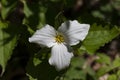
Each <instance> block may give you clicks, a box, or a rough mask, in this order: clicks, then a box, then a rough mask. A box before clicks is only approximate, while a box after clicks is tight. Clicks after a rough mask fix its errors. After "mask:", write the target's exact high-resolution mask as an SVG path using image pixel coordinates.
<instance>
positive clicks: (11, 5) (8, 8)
mask: <svg viewBox="0 0 120 80" xmlns="http://www.w3.org/2000/svg"><path fill="white" fill-rule="evenodd" d="M1 4H2V10H1V16H2V18H3V19H6V18H7V17H8V15H9V14H10V13H11V12H12V11H13V10H14V9H15V8H16V5H17V0H10V1H8V0H1Z"/></svg>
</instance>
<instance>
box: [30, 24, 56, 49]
mask: <svg viewBox="0 0 120 80" xmlns="http://www.w3.org/2000/svg"><path fill="white" fill-rule="evenodd" d="M55 35H56V31H55V30H54V28H53V27H51V26H49V25H46V26H45V27H43V28H41V29H40V30H37V31H36V32H35V33H34V35H33V36H32V37H30V38H29V42H33V43H38V44H40V45H42V46H47V47H52V46H53V45H55V39H54V38H55Z"/></svg>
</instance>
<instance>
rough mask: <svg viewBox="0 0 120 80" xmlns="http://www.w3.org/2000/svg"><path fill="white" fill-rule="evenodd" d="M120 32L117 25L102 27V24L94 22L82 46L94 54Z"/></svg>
mask: <svg viewBox="0 0 120 80" xmlns="http://www.w3.org/2000/svg"><path fill="white" fill-rule="evenodd" d="M119 34H120V32H119V30H118V29H117V27H113V28H111V29H110V28H109V25H106V26H104V27H102V25H96V24H93V25H91V27H90V31H89V34H88V35H87V37H86V39H85V40H84V41H83V43H82V44H83V45H82V47H84V49H85V50H86V51H87V52H88V53H90V54H94V52H95V51H96V50H98V49H99V48H100V47H101V46H104V45H105V44H106V43H108V42H109V41H111V40H112V39H114V38H115V37H116V36H118V35H119Z"/></svg>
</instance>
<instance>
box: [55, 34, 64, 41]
mask: <svg viewBox="0 0 120 80" xmlns="http://www.w3.org/2000/svg"><path fill="white" fill-rule="evenodd" d="M55 41H56V42H57V43H62V42H64V37H63V36H62V35H60V34H58V35H57V36H55Z"/></svg>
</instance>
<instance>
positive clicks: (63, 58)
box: [49, 44, 73, 70]
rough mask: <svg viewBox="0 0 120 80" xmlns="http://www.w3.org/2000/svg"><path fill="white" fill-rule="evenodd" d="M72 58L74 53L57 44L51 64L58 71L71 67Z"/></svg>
mask: <svg viewBox="0 0 120 80" xmlns="http://www.w3.org/2000/svg"><path fill="white" fill-rule="evenodd" d="M72 57H73V53H72V52H68V49H67V47H66V46H65V45H64V44H57V45H55V46H53V47H52V51H51V57H50V59H49V63H50V65H54V66H55V67H56V69H57V70H61V69H64V68H65V67H68V66H69V64H70V60H71V58H72Z"/></svg>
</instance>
